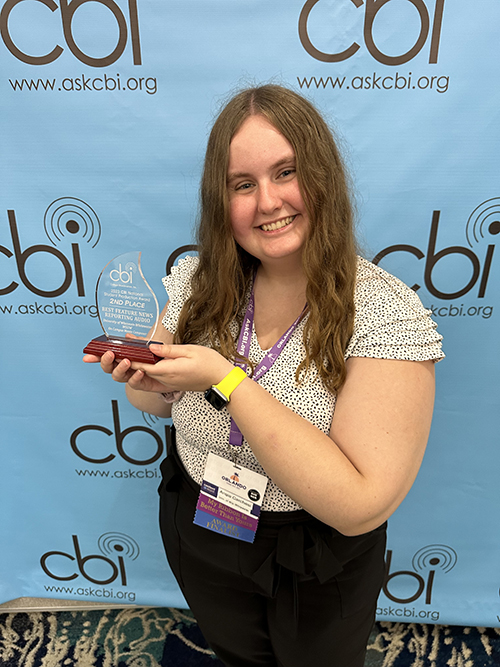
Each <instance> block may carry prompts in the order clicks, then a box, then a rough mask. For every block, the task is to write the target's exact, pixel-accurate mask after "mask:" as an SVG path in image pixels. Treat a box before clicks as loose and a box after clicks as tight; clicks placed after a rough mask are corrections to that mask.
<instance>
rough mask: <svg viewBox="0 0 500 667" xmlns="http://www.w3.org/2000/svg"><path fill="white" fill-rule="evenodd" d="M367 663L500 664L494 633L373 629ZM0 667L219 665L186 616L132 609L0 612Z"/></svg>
mask: <svg viewBox="0 0 500 667" xmlns="http://www.w3.org/2000/svg"><path fill="white" fill-rule="evenodd" d="M365 665H366V667H490V666H493V665H500V629H498V628H497V629H494V628H490V629H486V628H461V627H456V626H434V625H420V624H404V623H385V622H384V623H377V625H376V626H375V628H374V631H373V632H372V636H371V639H370V644H369V649H368V654H367V659H366V663H365ZM0 666H1V667H191V666H192V667H222V663H221V662H220V661H219V660H217V658H215V656H214V655H213V653H212V652H211V651H210V649H208V647H207V645H206V643H205V641H204V639H203V637H202V635H201V633H200V631H199V629H198V626H197V624H196V621H195V619H194V618H193V616H192V614H191V613H190V612H188V611H185V610H179V609H167V608H161V609H151V608H130V609H109V610H106V611H61V612H34V613H29V614H28V613H5V614H0ZM304 667H309V666H308V665H305V666H304ZM325 667H326V666H325Z"/></svg>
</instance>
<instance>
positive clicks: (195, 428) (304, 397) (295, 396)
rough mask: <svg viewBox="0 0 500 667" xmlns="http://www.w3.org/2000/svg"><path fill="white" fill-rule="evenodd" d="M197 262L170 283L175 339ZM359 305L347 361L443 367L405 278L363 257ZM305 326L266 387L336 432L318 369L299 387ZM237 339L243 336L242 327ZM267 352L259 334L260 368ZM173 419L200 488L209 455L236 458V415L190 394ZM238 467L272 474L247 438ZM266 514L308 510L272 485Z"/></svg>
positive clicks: (256, 357) (176, 271)
mask: <svg viewBox="0 0 500 667" xmlns="http://www.w3.org/2000/svg"><path fill="white" fill-rule="evenodd" d="M197 264H198V258H197V257H186V258H185V259H183V260H180V261H179V265H178V266H174V267H173V268H172V271H171V273H170V275H169V276H167V277H166V278H164V279H163V284H164V285H165V289H166V290H167V293H168V296H169V299H170V301H169V306H168V310H167V314H166V315H165V317H164V319H163V325H164V326H165V327H166V329H168V331H170V332H172V333H175V331H176V328H177V321H178V318H179V314H180V312H181V309H182V306H183V304H184V301H185V300H186V298H187V297H188V296H189V294H190V291H191V277H192V275H193V272H194V270H195V269H196V266H197ZM355 307H356V315H355V320H354V331H353V335H352V337H351V339H350V341H349V344H348V346H347V350H346V353H345V358H346V359H347V358H349V357H373V358H377V359H400V360H408V361H425V360H429V359H433V360H436V361H438V360H439V359H441V358H442V357H444V354H443V352H442V350H441V340H442V336H440V335H439V334H438V333H437V331H436V326H437V325H436V324H435V323H434V322H433V320H432V319H431V317H430V312H431V311H429V310H426V309H425V308H424V307H423V305H422V303H421V301H420V299H419V297H418V296H417V295H416V294H415V292H414V291H413V290H411V289H410V288H409V287H407V286H406V285H405V284H404V283H402V282H401V281H400V280H399V279H398V278H395V277H394V276H392V275H391V274H389V273H387V272H386V271H384V270H383V269H381V268H380V267H378V266H375V265H374V264H371V263H370V262H368V261H367V260H365V259H362V258H359V259H358V270H357V280H356V290H355ZM304 324H305V318H304V319H303V320H302V322H300V323H299V325H298V326H297V329H296V330H295V332H294V334H293V335H292V337H291V338H290V340H289V341H288V343H287V345H286V347H285V349H284V350H283V351H282V353H281V354H280V355H279V357H278V358H277V360H276V361H275V363H274V365H273V366H272V367H271V369H270V370H269V371H268V372H267V373H266V374H265V375H264V376H263V377H262V378H261V379H260V380H259V384H260V385H261V386H262V387H264V389H266V390H267V391H268V392H269V393H270V394H272V395H273V396H274V397H275V398H277V399H278V400H279V401H281V403H283V404H284V405H286V406H287V407H289V408H290V409H291V410H293V411H294V412H296V413H297V414H299V415H301V416H302V417H303V418H304V419H307V420H309V421H310V422H311V423H313V424H314V425H315V426H316V427H317V428H319V429H320V430H321V431H323V432H324V433H329V431H330V425H331V422H332V417H333V412H334V410H335V400H336V397H335V395H334V394H332V393H331V392H329V391H328V390H327V389H326V387H325V386H324V385H323V383H322V381H321V379H320V378H319V376H318V373H317V371H316V370H315V369H311V370H310V371H309V373H308V374H307V376H306V377H305V379H304V380H303V382H302V383H301V384H300V385H297V383H296V381H295V371H296V368H297V366H298V364H299V363H300V361H301V360H302V359H303V357H304V354H305V350H304V344H303V340H302V334H303V328H304ZM233 335H234V336H235V337H236V336H237V335H238V331H237V326H236V324H235V326H234V331H233ZM264 354H265V350H262V349H261V348H260V346H259V343H258V340H257V336H256V334H255V329H254V330H253V331H252V340H251V346H250V355H249V358H250V359H251V361H252V362H253V363H254V364H258V363H259V362H260V360H261V359H262V358H263V356H264ZM256 418H258V415H256ZM172 420H173V423H174V424H175V427H176V434H177V449H178V452H179V456H180V458H181V460H182V462H183V464H184V466H185V468H186V470H187V471H188V473H189V474H190V476H191V477H192V478H193V479H194V480H195V482H197V483H198V484H201V482H202V479H203V471H204V468H205V463H206V458H207V456H208V453H209V452H210V451H212V452H214V453H215V454H218V455H219V456H222V457H225V458H231V456H232V451H231V448H230V446H229V429H230V415H229V412H228V411H227V410H226V409H223V410H221V411H220V412H218V411H217V410H215V409H214V408H213V407H212V406H211V405H210V404H209V403H208V401H206V400H205V397H204V395H203V393H202V392H186V393H184V394H183V395H182V397H181V398H180V400H178V401H177V402H175V403H173V404H172ZM238 464H239V465H242V466H245V467H247V468H249V469H251V470H254V471H256V472H259V473H262V474H265V473H264V470H263V468H262V466H261V465H260V464H259V462H258V461H257V459H256V458H255V456H254V454H253V452H252V450H251V449H250V447H249V446H248V443H247V442H246V440H243V446H242V448H241V453H240V454H239V457H238ZM262 509H263V510H271V511H280V512H288V511H292V510H296V509H301V507H300V505H298V504H297V503H296V502H295V501H294V500H292V499H291V498H290V497H289V496H287V495H286V494H285V493H283V491H281V489H280V488H279V487H278V486H276V484H275V483H274V482H273V480H272V479H269V482H268V485H267V490H266V494H265V497H264V501H263V504H262Z"/></svg>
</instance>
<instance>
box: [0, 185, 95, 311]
mask: <svg viewBox="0 0 500 667" xmlns="http://www.w3.org/2000/svg"><path fill="white" fill-rule="evenodd" d="M7 217H8V219H9V227H10V237H11V243H12V245H11V248H12V250H11V248H8V247H6V246H3V245H0V254H2V255H4V256H5V257H7V259H8V260H10V262H8V263H9V265H10V266H11V268H12V269H13V272H14V270H15V269H14V262H15V266H16V268H17V275H18V276H19V280H20V281H21V282H22V284H23V285H24V286H25V287H26V288H27V289H28V290H29V291H30V292H33V294H36V295H38V296H42V297H47V298H51V297H56V296H60V295H61V294H64V292H66V291H67V290H68V288H69V287H70V285H71V283H72V282H73V275H74V278H75V282H76V288H77V291H78V296H85V287H84V283H83V271H82V263H81V257H80V247H79V244H78V243H71V258H70V259H68V257H67V256H66V255H65V254H64V253H63V252H62V251H61V250H59V249H58V248H57V245H58V244H61V243H64V241H65V240H66V238H72V239H75V238H78V237H80V238H81V240H84V241H86V243H88V244H91V246H92V247H93V248H95V247H96V245H97V244H98V243H99V239H100V237H101V223H100V221H99V218H98V217H97V214H96V212H95V211H94V210H93V209H92V208H91V207H90V206H89V205H88V204H86V203H85V202H84V201H82V200H81V199H76V198H74V197H62V198H60V199H56V200H55V201H53V202H52V204H50V206H49V207H48V208H47V210H46V211H45V215H44V220H43V225H44V229H45V234H46V236H47V238H48V239H49V241H50V242H51V243H52V245H51V246H50V245H43V244H37V245H32V246H29V247H27V248H25V249H24V250H23V249H22V243H21V237H20V234H19V227H18V223H17V218H16V213H15V211H13V210H10V211H7ZM33 255H45V258H44V259H43V260H42V258H41V257H39V258H37V261H35V269H38V276H37V279H40V268H41V267H43V271H42V274H43V280H46V277H47V275H48V274H49V271H47V268H46V264H47V259H48V257H47V255H49V256H52V257H53V258H55V259H56V260H57V262H58V263H59V265H60V266H62V269H63V272H64V277H63V280H62V283H60V284H59V285H57V286H56V287H53V288H52V289H43V288H42V287H40V285H39V283H35V279H34V278H32V279H31V280H30V278H29V277H28V273H27V269H26V264H27V261H28V260H29V258H30V257H33ZM51 263H52V265H53V260H51V259H49V264H48V266H49V269H50V268H51ZM54 273H56V275H58V274H60V269H59V270H56V271H55V272H54ZM49 275H50V274H49ZM18 287H19V282H17V280H12V282H11V283H10V284H9V285H6V286H5V287H3V286H1V287H0V296H4V295H6V294H10V293H11V292H13V291H14V290H16V289H17V288H18Z"/></svg>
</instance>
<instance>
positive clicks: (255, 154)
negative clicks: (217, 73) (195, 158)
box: [227, 115, 309, 264]
mask: <svg viewBox="0 0 500 667" xmlns="http://www.w3.org/2000/svg"><path fill="white" fill-rule="evenodd" d="M227 186H228V194H229V210H230V217H231V227H232V230H233V236H234V238H235V240H236V242H237V243H238V244H239V245H240V246H241V247H242V248H243V249H244V250H246V251H247V252H248V253H250V254H251V255H253V256H254V257H256V258H258V259H259V260H260V261H261V262H262V263H263V264H265V263H266V262H275V263H276V262H278V261H281V262H284V261H285V260H286V261H287V263H290V262H297V264H300V263H301V256H302V249H303V247H304V244H305V242H306V240H307V237H308V234H309V218H308V215H307V210H306V206H305V204H304V200H303V198H302V195H301V192H300V188H299V183H298V179H297V172H296V159H295V153H294V151H293V148H292V146H291V144H290V142H289V141H288V140H287V139H286V138H285V137H284V136H283V135H282V134H281V133H280V132H278V130H277V129H276V128H275V127H274V125H271V123H270V122H269V121H268V120H267V119H266V118H265V117H264V116H260V115H257V116H250V117H249V118H247V120H245V121H244V123H243V124H242V125H241V127H240V128H239V130H238V131H237V132H236V134H235V135H234V137H233V139H232V141H231V144H230V148H229V166H228V174H227Z"/></svg>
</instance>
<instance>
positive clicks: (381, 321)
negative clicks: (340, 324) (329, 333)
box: [345, 258, 444, 361]
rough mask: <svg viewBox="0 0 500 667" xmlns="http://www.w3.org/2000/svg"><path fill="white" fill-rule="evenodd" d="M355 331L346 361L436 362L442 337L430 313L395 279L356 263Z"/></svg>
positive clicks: (362, 263)
mask: <svg viewBox="0 0 500 667" xmlns="http://www.w3.org/2000/svg"><path fill="white" fill-rule="evenodd" d="M355 306H356V316H355V320H354V331H353V335H352V337H351V340H350V341H349V345H348V347H347V350H346V355H345V356H346V359H347V358H348V357H373V358H376V359H399V360H406V361H426V360H429V359H433V360H436V361H439V359H442V358H443V357H444V354H443V351H442V349H441V340H442V336H441V335H440V334H438V333H437V331H436V327H437V325H436V323H435V322H434V321H433V320H432V319H431V317H430V312H431V311H430V310H427V309H426V308H424V306H423V305H422V302H421V301H420V299H419V297H418V296H417V294H416V293H415V292H414V291H413V290H412V289H410V288H409V287H407V286H406V285H405V284H404V283H403V282H401V281H400V280H399V279H398V278H396V277H395V276H392V275H391V274H389V273H387V272H386V271H384V270H383V269H381V268H380V267H378V266H375V265H374V264H372V263H370V262H368V261H366V260H364V259H361V258H360V259H359V262H358V276H357V283H356V292H355Z"/></svg>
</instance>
